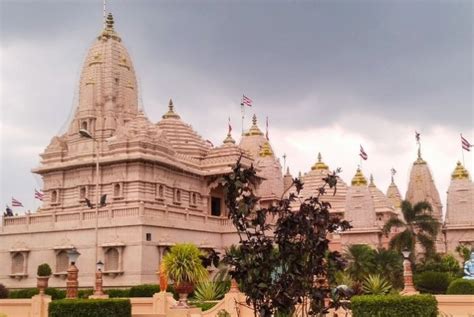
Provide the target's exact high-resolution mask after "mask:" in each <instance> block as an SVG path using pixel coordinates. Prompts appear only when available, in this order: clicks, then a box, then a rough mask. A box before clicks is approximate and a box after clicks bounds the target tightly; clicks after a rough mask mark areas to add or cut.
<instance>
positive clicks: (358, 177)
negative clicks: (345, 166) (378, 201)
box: [352, 168, 367, 186]
mask: <svg viewBox="0 0 474 317" xmlns="http://www.w3.org/2000/svg"><path fill="white" fill-rule="evenodd" d="M366 185H367V180H366V179H365V177H364V174H362V171H361V170H360V168H357V171H356V174H355V175H354V177H353V178H352V186H366Z"/></svg>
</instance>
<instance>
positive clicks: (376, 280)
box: [362, 274, 392, 295]
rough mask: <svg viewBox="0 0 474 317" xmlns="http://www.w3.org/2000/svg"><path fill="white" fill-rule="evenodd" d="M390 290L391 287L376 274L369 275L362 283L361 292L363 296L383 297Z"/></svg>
mask: <svg viewBox="0 0 474 317" xmlns="http://www.w3.org/2000/svg"><path fill="white" fill-rule="evenodd" d="M391 289H392V285H390V283H389V282H388V281H387V280H385V279H384V278H383V277H382V276H380V275H378V274H374V275H372V274H371V275H369V276H367V277H366V278H365V279H364V282H363V283H362V290H363V291H364V293H365V294H372V295H385V294H387V293H388V292H390V290H391Z"/></svg>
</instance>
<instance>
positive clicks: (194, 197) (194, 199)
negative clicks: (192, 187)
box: [190, 193, 197, 206]
mask: <svg viewBox="0 0 474 317" xmlns="http://www.w3.org/2000/svg"><path fill="white" fill-rule="evenodd" d="M190 205H191V206H196V205H197V194H196V193H191V202H190Z"/></svg>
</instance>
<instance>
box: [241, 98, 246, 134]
mask: <svg viewBox="0 0 474 317" xmlns="http://www.w3.org/2000/svg"><path fill="white" fill-rule="evenodd" d="M240 112H241V113H242V135H244V118H245V108H244V102H243V101H242V103H241V104H240Z"/></svg>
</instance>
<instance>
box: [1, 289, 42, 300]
mask: <svg viewBox="0 0 474 317" xmlns="http://www.w3.org/2000/svg"><path fill="white" fill-rule="evenodd" d="M46 290H48V289H46ZM38 294H39V290H38V289H37V288H23V289H18V290H14V291H10V296H9V297H10V298H31V297H33V296H35V295H38Z"/></svg>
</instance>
